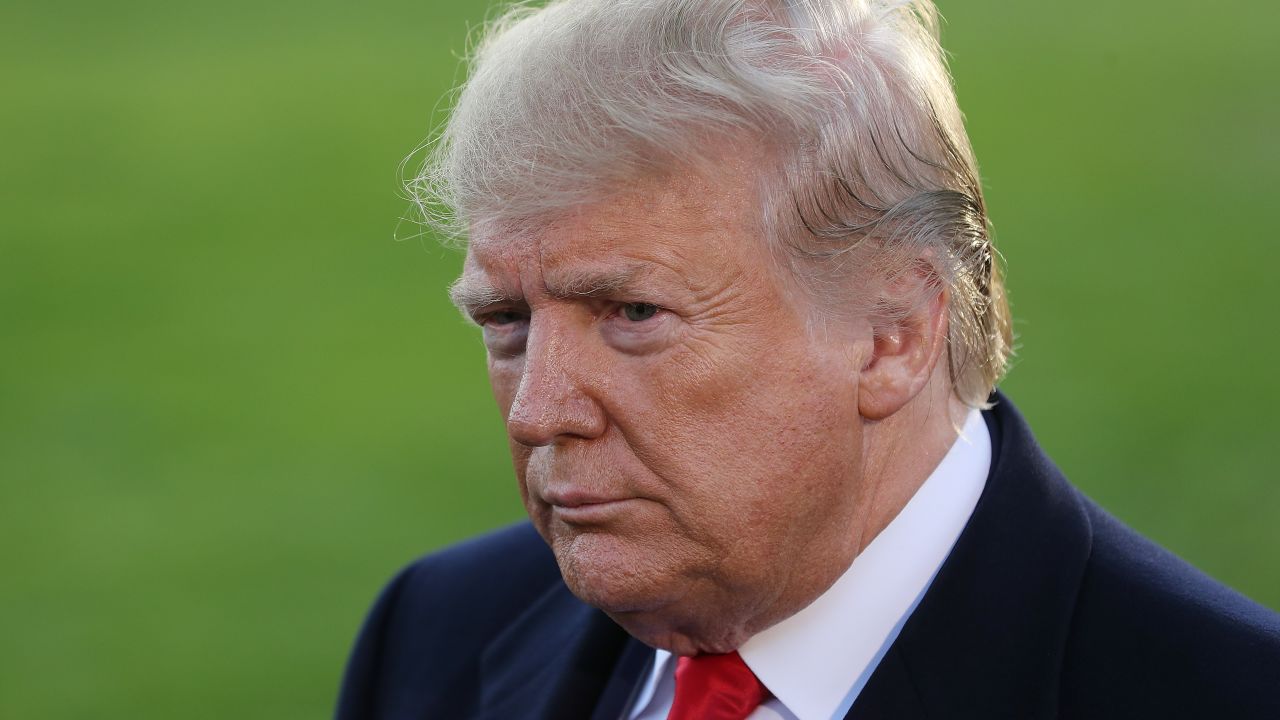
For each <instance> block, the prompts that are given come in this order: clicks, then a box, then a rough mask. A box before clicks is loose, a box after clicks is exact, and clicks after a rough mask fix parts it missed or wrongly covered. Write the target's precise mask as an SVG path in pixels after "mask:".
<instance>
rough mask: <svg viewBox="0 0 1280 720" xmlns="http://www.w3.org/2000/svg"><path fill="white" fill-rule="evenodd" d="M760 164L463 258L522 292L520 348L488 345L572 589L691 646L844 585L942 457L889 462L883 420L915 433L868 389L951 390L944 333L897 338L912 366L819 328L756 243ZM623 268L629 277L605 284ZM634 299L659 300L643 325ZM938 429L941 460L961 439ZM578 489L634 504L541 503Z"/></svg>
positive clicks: (724, 644)
mask: <svg viewBox="0 0 1280 720" xmlns="http://www.w3.org/2000/svg"><path fill="white" fill-rule="evenodd" d="M746 166H747V164H746V163H745V161H740V162H739V163H738V164H734V165H730V166H729V167H728V168H726V169H727V170H728V172H718V173H716V175H715V177H716V178H717V180H716V181H714V182H713V181H709V180H707V179H705V178H704V177H702V176H700V175H698V174H696V173H693V172H691V171H690V172H684V173H669V174H667V175H666V176H664V181H663V182H662V183H658V184H648V185H646V184H644V183H638V184H637V185H636V186H635V187H634V188H633V192H632V195H630V196H627V197H624V198H616V199H614V200H611V201H610V202H609V203H606V204H604V205H602V206H600V207H596V208H591V207H588V208H584V209H582V210H580V211H579V212H576V213H574V214H573V215H572V216H569V217H565V218H563V219H562V220H560V221H557V222H555V223H548V224H547V225H545V226H544V227H543V228H542V230H541V231H538V230H534V231H532V232H530V233H522V234H506V235H504V234H501V233H497V232H495V233H492V234H485V233H483V232H479V233H477V235H476V236H474V237H473V243H472V245H471V247H470V249H469V252H468V257H467V262H466V267H465V269H464V277H465V278H466V280H465V283H464V286H465V287H468V288H485V287H500V288H505V289H507V290H511V291H516V290H518V291H519V294H518V297H519V298H520V302H521V303H522V305H520V306H519V307H520V308H523V309H522V310H520V313H519V314H517V316H516V317H523V318H524V319H523V320H520V321H519V322H520V327H521V328H524V329H523V332H524V333H525V334H524V342H525V345H524V346H523V348H522V349H518V350H515V351H513V352H509V353H495V352H494V351H493V348H492V347H491V352H490V359H489V369H490V379H491V382H492V384H493V387H494V393H495V397H496V398H497V400H498V404H499V408H500V409H501V411H502V413H503V417H504V419H505V420H506V421H507V426H508V432H509V435H510V447H511V452H512V458H513V462H514V464H515V467H516V474H517V478H518V479H519V481H520V490H521V496H522V499H523V500H524V502H525V505H526V508H527V510H528V511H529V514H530V517H531V518H532V519H533V521H534V524H535V526H536V527H537V528H538V530H539V532H541V533H542V534H543V536H544V538H546V539H547V540H548V542H549V543H550V544H551V546H552V549H553V550H554V552H555V554H556V558H557V560H558V562H559V563H560V567H561V571H562V573H563V574H564V576H565V580H566V582H567V583H568V585H569V587H570V589H571V590H572V591H573V592H575V593H576V594H578V595H579V597H581V598H582V599H583V600H585V601H586V602H588V603H591V604H593V605H596V606H597V607H601V608H602V609H604V610H605V611H606V612H607V613H609V614H610V615H611V616H612V617H613V618H614V619H615V620H616V621H617V622H619V623H620V624H622V625H623V626H624V627H625V628H626V629H627V630H628V631H629V632H631V633H632V634H633V635H635V636H636V637H638V638H640V639H641V640H642V641H644V642H647V643H649V644H651V645H654V646H658V647H665V648H668V649H671V650H673V651H675V652H678V653H684V654H691V653H695V652H724V651H727V650H732V649H734V648H736V647H737V646H738V645H740V644H741V643H742V642H743V641H745V640H746V638H748V637H750V636H751V635H752V634H754V633H756V632H759V631H760V630H763V629H765V628H766V627H768V626H770V625H772V624H773V623H775V622H777V621H778V620H781V619H782V618H783V617H786V616H788V615H790V614H792V613H794V612H795V611H797V610H799V609H800V608H801V607H803V606H804V605H806V604H808V603H809V602H811V601H812V600H813V599H814V598H815V597H816V596H817V595H818V594H820V593H821V592H822V591H824V590H825V589H826V588H827V587H829V585H830V584H831V583H832V582H834V580H835V579H836V578H837V577H838V576H839V574H840V573H842V572H843V571H844V569H845V568H847V567H848V564H849V563H850V562H851V561H852V558H853V557H854V555H856V553H857V552H859V551H860V550H861V548H862V547H863V546H865V544H866V543H867V542H870V540H871V539H872V538H873V537H874V535H875V534H876V533H878V532H879V530H880V528H882V527H883V525H884V524H887V521H888V519H891V518H892V516H893V515H894V514H896V512H897V509H898V508H899V507H901V504H897V506H896V507H895V506H894V505H895V503H897V502H898V500H901V502H903V503H905V498H907V497H910V493H911V492H914V489H915V487H916V486H918V483H919V482H920V481H922V480H923V478H924V477H925V476H927V474H928V471H929V470H931V469H932V466H931V465H930V466H928V467H926V468H924V471H923V472H920V470H921V468H919V467H913V468H911V472H910V473H909V474H907V475H905V476H904V475H903V473H902V472H900V468H898V467H897V466H895V465H894V464H893V463H892V462H887V461H892V460H894V456H896V455H897V454H898V453H896V452H890V453H886V452H885V448H886V447H897V446H895V445H893V444H892V443H889V440H891V439H892V438H890V437H889V436H888V435H885V433H886V431H888V430H891V431H892V433H891V434H893V435H896V434H899V433H902V432H907V431H910V432H916V433H918V431H919V429H918V428H914V427H907V426H906V425H904V424H903V423H898V422H890V421H883V420H882V421H868V420H867V419H866V418H864V417H862V416H861V415H860V413H862V408H861V403H862V402H863V398H872V397H873V396H874V405H875V407H877V408H879V410H878V412H880V411H883V409H884V406H885V405H886V402H888V403H892V402H894V401H893V400H892V399H890V400H885V398H892V397H896V396H895V393H897V395H902V392H901V388H903V387H910V388H915V390H913V391H912V392H915V393H918V392H919V389H920V383H922V382H924V381H923V380H919V381H913V380H909V379H904V377H900V376H902V375H903V374H904V373H905V374H906V375H912V373H914V374H915V375H919V374H920V373H922V372H923V373H925V374H926V375H928V374H930V373H932V376H933V379H934V380H939V381H940V382H942V383H944V385H945V382H946V373H945V362H943V363H938V353H937V351H936V347H937V343H934V344H933V345H930V346H929V347H926V348H924V349H923V350H919V349H918V348H916V347H915V346H913V345H911V344H910V343H909V342H906V341H904V342H903V343H900V345H901V346H902V347H903V348H906V350H904V351H903V352H902V353H900V354H901V355H902V358H906V360H903V359H902V358H897V357H894V356H893V354H892V353H885V354H884V356H883V357H872V355H873V354H874V351H875V350H874V349H875V347H876V346H877V343H876V342H874V341H873V338H874V337H875V333H873V331H872V328H871V326H870V325H869V324H868V323H867V321H866V319H865V318H845V319H841V320H839V321H832V323H831V324H832V326H833V329H832V331H831V332H829V333H827V334H825V335H821V336H819V334H815V333H812V332H811V330H810V328H809V325H808V318H809V316H810V312H811V308H810V306H809V305H808V300H807V298H806V297H805V296H803V295H802V294H800V293H798V292H797V291H796V289H795V286H794V283H792V282H790V281H789V280H788V276H787V275H785V271H784V270H780V269H779V268H778V267H777V266H776V264H775V263H774V262H773V261H772V257H771V256H770V254H769V253H768V251H767V248H766V247H765V246H764V243H763V242H761V241H760V239H759V232H758V227H757V226H756V224H755V223H756V221H757V218H758V209H757V208H758V203H757V202H756V198H757V197H758V196H757V194H756V188H755V186H754V185H753V183H752V180H751V178H752V175H751V174H750V173H748V172H743V171H742V169H743V168H744V167H746ZM726 177H728V178H737V179H738V180H739V182H738V183H736V184H735V183H725V181H724V180H723V178H726ZM638 266H640V267H643V268H646V270H645V271H643V272H637V271H636V268H637V267H638ZM623 276H628V277H630V278H631V279H633V280H634V282H633V283H631V285H633V287H624V285H625V284H624V283H613V282H612V281H613V280H614V279H618V278H621V277H623ZM602 279H603V280H606V281H608V282H603V283H602V282H601V281H602ZM575 283H576V284H575ZM602 285H609V286H611V287H612V288H613V289H614V290H617V291H619V292H622V293H631V292H636V293H639V294H640V295H641V296H639V297H632V296H630V295H620V296H610V295H608V293H606V292H604V287H602ZM646 289H649V290H651V291H652V292H653V295H651V296H646V295H644V293H645V291H646ZM569 290H572V292H569ZM597 290H598V291H600V292H596V291H597ZM582 291H585V293H584V292H582ZM585 295H590V296H591V297H586V296H585ZM597 295H598V296H599V297H596V296H597ZM455 296H457V297H465V294H463V293H455ZM480 296H482V294H481V295H480ZM473 297H476V296H475V295H473ZM622 302H653V303H655V304H657V305H658V306H660V307H662V308H664V310H662V311H660V312H659V313H658V314H657V315H654V316H653V318H651V319H650V320H646V321H645V322H646V323H650V325H646V326H645V327H646V328H649V329H646V330H643V331H640V330H636V329H635V328H633V327H632V326H631V325H630V324H629V323H627V322H625V321H624V319H623V318H621V317H620V316H619V315H618V314H617V310H616V308H617V306H618V305H619V304H620V303H622ZM934 309H935V310H936V308H934ZM486 322H488V321H487V320H486ZM938 322H941V325H940V327H941V328H942V332H944V333H945V318H942V319H941V320H940V321H938ZM837 323H838V325H837ZM921 327H922V328H924V330H923V331H922V332H924V333H925V334H927V332H931V331H936V330H937V328H938V327H939V326H938V325H937V323H936V322H935V323H933V324H930V322H924V323H923V325H922V326H921ZM491 330H492V331H493V332H495V333H499V335H497V337H499V338H501V337H503V336H502V335H501V333H502V332H505V330H503V328H501V327H495V328H490V327H488V326H486V329H485V332H486V337H487V338H488V337H490V332H491ZM636 332H641V333H642V334H641V335H638V336H637V335H634V333H636ZM634 337H641V338H642V340H643V341H642V342H641V343H640V345H634V344H633V345H616V343H617V342H628V343H630V342H632V340H633V339H634ZM904 337H905V335H904ZM880 344H881V345H884V346H885V347H890V345H891V344H884V343H880ZM635 347H639V348H641V349H640V350H639V351H636V352H633V351H631V350H628V349H627V348H635ZM893 347H898V346H897V345H893ZM921 347H923V346H921ZM931 348H932V349H931ZM890 349H892V348H890ZM926 356H928V357H926ZM913 358H914V359H913ZM921 362H923V363H924V365H921V364H920V363H921ZM904 363H906V364H904ZM911 363H915V364H914V365H912V364H911ZM895 368H897V370H895ZM931 368H932V369H936V368H944V370H943V372H942V374H941V375H938V373H937V372H935V371H933V370H931ZM912 376H913V377H914V375H912ZM866 383H870V385H869V386H866V387H864V385H866ZM913 383H914V384H913ZM864 390H866V392H864ZM943 392H944V393H945V392H946V388H945V387H944V388H943ZM908 395H911V393H908ZM882 396H883V397H882ZM943 397H945V395H944V396H943ZM899 400H900V402H901V403H902V404H908V403H909V402H910V401H911V397H909V396H902V397H900V398H899ZM957 407H958V408H960V409H961V410H962V409H963V406H962V405H960V404H959V403H957ZM904 417H914V416H911V415H910V413H907V414H904ZM947 430H948V431H949V428H947ZM935 435H936V436H937V438H938V441H937V442H934V441H932V440H930V441H928V442H926V443H924V446H923V447H922V448H921V450H920V452H919V453H918V454H919V455H920V456H921V457H923V458H924V459H925V460H924V462H926V463H927V462H933V463H935V464H936V462H937V460H939V459H940V458H941V452H943V451H945V448H946V447H947V446H948V445H949V441H948V439H947V436H946V433H945V432H944V433H942V434H936V433H935ZM925 437H926V438H927V439H928V438H931V437H933V436H931V435H928V434H925ZM899 464H900V463H899ZM890 486H892V489H889V488H890ZM569 491H572V492H578V493H585V494H586V496H587V497H591V498H601V499H607V500H613V499H620V500H622V502H620V503H617V504H615V505H614V506H612V507H610V508H608V509H607V511H605V512H602V513H601V514H600V515H599V516H592V517H591V518H590V519H588V520H577V521H575V520H573V517H574V516H573V515H572V514H571V511H569V512H570V514H567V515H566V514H565V513H566V511H564V510H562V509H558V508H557V507H555V506H554V505H553V504H552V502H551V500H550V499H549V497H552V496H550V495H548V493H561V492H569ZM627 498H630V499H627ZM592 502H594V500H593V501H592Z"/></svg>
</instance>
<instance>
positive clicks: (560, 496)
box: [543, 492, 636, 525]
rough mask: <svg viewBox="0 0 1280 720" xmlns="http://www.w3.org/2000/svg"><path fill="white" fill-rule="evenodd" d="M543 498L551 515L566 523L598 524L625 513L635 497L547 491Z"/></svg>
mask: <svg viewBox="0 0 1280 720" xmlns="http://www.w3.org/2000/svg"><path fill="white" fill-rule="evenodd" d="M543 500H544V501H545V502H546V503H547V505H549V506H550V507H551V513H552V516H553V517H555V518H556V519H558V520H561V521H563V522H565V523H566V524H569V525H599V524H602V523H606V522H609V521H611V520H614V519H617V518H618V517H619V516H620V515H622V514H625V513H626V512H627V511H628V510H629V509H630V506H631V503H633V502H634V501H635V500H636V498H630V497H604V496H596V495H590V494H587V493H581V492H549V493H547V494H546V495H545V496H544V498H543Z"/></svg>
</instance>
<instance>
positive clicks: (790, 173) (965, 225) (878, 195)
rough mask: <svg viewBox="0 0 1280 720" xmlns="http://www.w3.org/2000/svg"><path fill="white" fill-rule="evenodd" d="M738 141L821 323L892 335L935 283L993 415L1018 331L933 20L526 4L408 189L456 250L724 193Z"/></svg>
mask: <svg viewBox="0 0 1280 720" xmlns="http://www.w3.org/2000/svg"><path fill="white" fill-rule="evenodd" d="M744 142H746V143H752V145H750V146H749V147H751V148H753V149H758V156H759V158H760V160H759V165H758V167H759V174H760V178H759V187H760V199H761V207H762V209H763V215H762V217H761V227H762V231H763V232H762V235H764V236H765V238H766V239H767V240H769V241H770V242H771V243H772V245H771V247H772V248H773V249H774V250H775V253H774V254H775V256H776V257H780V258H783V259H785V261H786V263H787V265H788V267H790V268H791V269H792V270H794V271H795V273H796V276H797V277H798V278H800V279H801V280H803V281H804V282H803V285H804V286H805V287H806V288H807V289H809V290H811V291H812V292H813V293H815V295H816V296H819V297H821V298H822V300H823V302H819V303H815V305H816V306H818V307H822V308H827V309H828V313H829V312H830V309H831V308H851V307H857V308H860V309H870V310H874V311H876V312H878V313H880V315H881V316H892V315H893V314H894V313H895V312H901V311H903V310H905V309H906V307H907V306H906V305H904V303H903V301H902V299H901V297H897V298H896V299H895V296H893V295H892V294H890V293H886V292H883V290H884V289H885V288H887V287H889V286H890V284H891V283H893V282H894V281H895V280H900V279H901V278H903V277H904V276H910V275H913V273H912V272H910V271H911V270H912V269H913V268H920V267H927V268H929V269H930V272H929V273H928V279H927V280H925V281H924V282H920V283H916V285H918V289H919V290H920V291H921V292H919V293H916V294H915V295H914V296H913V299H912V300H911V301H910V302H920V301H924V300H928V299H931V298H932V297H936V293H938V292H942V291H944V290H945V291H946V292H947V296H948V302H949V306H948V320H949V330H948V338H947V339H948V347H949V357H948V360H949V368H950V373H951V379H952V383H953V386H954V391H955V394H956V395H957V397H959V398H960V399H961V400H963V401H964V402H966V403H968V404H969V405H971V406H974V407H978V406H982V405H983V404H984V403H985V402H986V400H987V397H988V395H989V394H990V393H991V391H992V389H993V387H994V386H995V383H996V382H997V381H998V380H999V378H1000V377H1001V375H1002V374H1003V372H1004V370H1005V367H1006V364H1007V361H1008V356H1009V353H1010V342H1011V331H1010V324H1009V311H1008V306H1007V303H1006V300H1005V295H1004V287H1003V282H1002V280H1001V277H1000V272H999V267H998V264H997V262H996V257H995V252H994V248H993V245H992V242H991V238H990V232H989V226H988V221H987V217H986V209H985V204H984V201H983V197H982V187H981V183H980V180H979V178H978V172H977V165H976V162H975V160H974V157H973V151H972V149H971V147H970V145H969V141H968V138H967V136H966V134H965V131H964V125H963V119H962V116H961V114H960V110H959V107H958V106H957V104H956V100H955V94H954V91H953V89H952V86H951V79H950V74H949V73H948V70H947V66H946V63H945V60H944V59H943V53H942V49H941V47H940V45H939V43H938V14H937V10H936V9H935V8H934V6H933V4H932V3H931V2H929V0H553V1H552V2H549V3H547V4H546V5H545V6H541V7H537V6H531V5H527V4H521V5H517V6H515V7H514V8H512V9H510V10H508V11H506V12H505V13H504V14H503V15H502V16H501V17H500V18H499V19H497V20H496V21H494V22H492V23H490V24H489V26H488V27H487V28H486V31H485V33H484V35H483V37H482V40H481V41H480V43H479V44H478V45H477V47H476V48H475V51H474V53H473V55H472V63H471V73H470V77H469V78H468V80H467V81H466V83H465V85H464V86H463V87H462V89H461V94H460V96H459V98H458V102H457V104H456V107H455V109H454V111H453V113H452V115H451V117H450V119H449V121H448V124H447V125H446V127H445V129H444V131H443V133H442V134H441V136H440V137H439V139H438V140H437V142H436V143H435V144H434V146H433V147H432V148H431V153H430V156H429V158H428V160H427V162H426V165H425V167H424V168H423V171H422V173H421V174H420V175H418V176H417V177H416V178H414V179H413V180H411V181H410V183H409V190H410V193H411V196H412V197H414V198H415V199H416V200H417V202H418V204H419V207H421V208H422V210H423V212H424V214H425V215H426V217H427V220H428V221H429V222H430V223H432V224H433V225H434V226H435V227H436V228H437V229H438V230H440V231H442V232H444V233H445V234H446V235H449V236H451V237H455V238H462V237H464V236H465V233H466V232H467V231H468V230H469V229H474V228H475V227H476V226H477V225H478V224H481V223H485V224H487V223H502V224H508V223H509V224H514V225H520V224H524V223H530V222H537V221H538V219H540V218H548V217H551V216H552V215H555V214H558V213H560V212H563V211H565V210H567V209H570V208H574V207H579V206H582V205H584V204H590V203H593V202H598V201H600V200H602V199H603V198H605V197H607V196H608V195H609V194H610V193H612V192H617V191H620V190H622V189H624V188H625V187H626V186H627V185H628V184H630V183H633V182H634V181H635V180H636V179H637V178H640V177H644V176H646V175H651V174H661V173H663V172H664V171H669V170H671V169H673V168H679V167H690V166H692V167H695V168H697V169H699V170H701V171H704V172H706V173H708V174H709V177H713V178H714V176H715V175H714V173H716V172H717V171H719V172H725V169H724V168H725V165H724V164H723V162H721V161H722V159H723V157H724V148H725V146H726V143H737V144H738V146H739V147H741V145H742V143H744ZM855 276H856V277H857V278H858V281H857V282H853V281H851V278H853V277H855ZM899 284H900V283H899ZM930 293H932V295H931V294H930Z"/></svg>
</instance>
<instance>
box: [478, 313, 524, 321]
mask: <svg viewBox="0 0 1280 720" xmlns="http://www.w3.org/2000/svg"><path fill="white" fill-rule="evenodd" d="M524 319H525V315H524V313H521V312H516V311H515V310H499V311H497V312H492V313H489V314H488V315H486V316H485V317H484V319H483V320H482V321H481V322H480V324H481V325H490V324H492V325H512V324H514V323H518V322H520V321H521V320H524Z"/></svg>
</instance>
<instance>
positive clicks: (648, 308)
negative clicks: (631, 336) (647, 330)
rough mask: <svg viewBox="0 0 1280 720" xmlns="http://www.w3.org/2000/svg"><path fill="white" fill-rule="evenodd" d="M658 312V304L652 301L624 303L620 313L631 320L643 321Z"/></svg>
mask: <svg viewBox="0 0 1280 720" xmlns="http://www.w3.org/2000/svg"><path fill="white" fill-rule="evenodd" d="M657 314H658V306H657V305H654V304H653V303H625V304H624V305H623V306H622V315H623V316H624V317H626V318H627V319H628V320H630V321H631V322H644V321H645V320H648V319H649V318H651V317H653V316H654V315H657Z"/></svg>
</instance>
